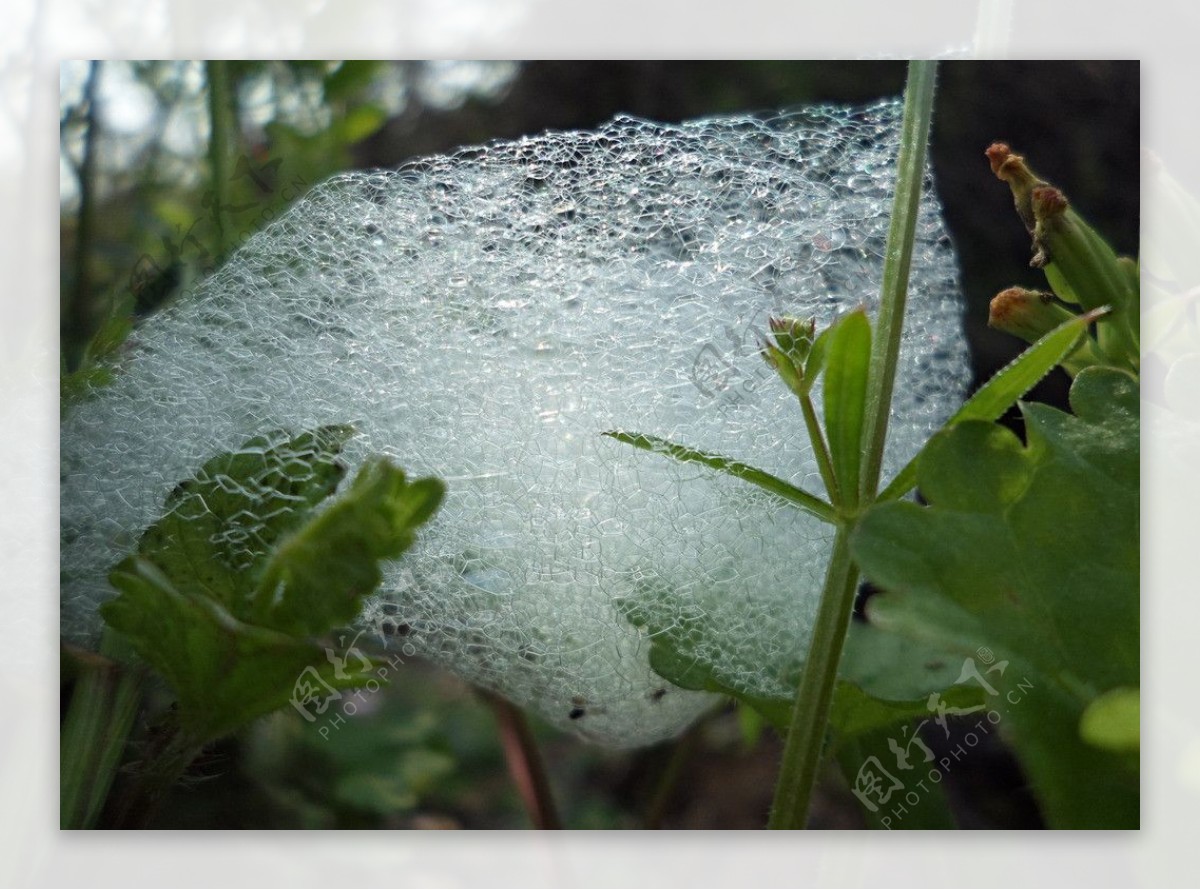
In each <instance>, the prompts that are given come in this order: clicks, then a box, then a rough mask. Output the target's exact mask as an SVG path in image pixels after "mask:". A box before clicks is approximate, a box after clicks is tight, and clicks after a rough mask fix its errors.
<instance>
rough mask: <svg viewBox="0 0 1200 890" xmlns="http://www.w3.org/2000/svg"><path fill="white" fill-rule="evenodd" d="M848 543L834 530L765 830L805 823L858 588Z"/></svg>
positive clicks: (842, 529)
mask: <svg viewBox="0 0 1200 890" xmlns="http://www.w3.org/2000/svg"><path fill="white" fill-rule="evenodd" d="M849 538H850V529H849V528H848V527H847V526H845V525H842V526H839V527H838V531H837V536H836V537H835V538H834V541H833V556H832V558H831V559H830V562H829V571H828V572H827V573H826V575H825V588H824V590H823V591H822V592H821V606H820V609H819V610H818V612H817V624H816V628H815V629H814V631H813V638H812V645H811V646H810V648H809V650H808V659H807V661H806V662H805V665H804V672H803V673H802V674H801V675H800V688H799V690H798V692H797V695H796V702H795V706H794V707H793V708H792V719H791V722H790V724H789V726H788V734H787V742H786V744H785V745H784V749H783V766H782V767H781V769H780V772H779V781H778V782H777V783H776V785H775V801H774V803H773V804H772V805H771V819H770V822H768V823H767V827H768V828H777V829H778V828H804V826H805V825H806V824H807V823H808V807H809V801H810V800H811V798H812V790H813V785H814V784H815V783H816V780H817V773H818V772H819V771H820V769H821V760H822V755H823V749H824V745H825V728H826V724H827V723H828V722H829V705H830V702H832V700H833V688H834V685H835V684H836V683H837V669H838V662H839V661H841V658H842V645H843V643H845V641H846V630H847V628H848V627H849V624H850V613H851V612H852V611H853V609H854V593H855V590H856V589H857V587H858V569H857V568H856V567H855V565H854V562H853V561H852V560H851V559H850V544H849Z"/></svg>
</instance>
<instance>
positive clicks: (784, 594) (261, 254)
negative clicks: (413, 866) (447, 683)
mask: <svg viewBox="0 0 1200 890" xmlns="http://www.w3.org/2000/svg"><path fill="white" fill-rule="evenodd" d="M899 120H900V104H899V103H898V102H896V101H886V102H882V103H878V104H875V105H872V106H870V107H866V108H847V107H833V106H824V107H816V108H808V109H803V110H799V111H795V112H790V113H787V114H783V115H779V116H776V117H773V118H770V119H762V118H757V117H750V116H737V117H727V118H713V119H706V120H699V121H694V122H689V123H684V124H680V125H661V124H656V123H650V122H646V121H642V120H635V119H631V118H627V117H619V118H616V119H615V120H613V121H611V122H610V123H608V124H607V125H605V126H604V127H602V128H600V129H598V130H596V131H592V132H564V133H547V134H545V135H541V136H537V137H531V138H525V139H521V140H517V141H512V142H503V143H493V144H489V145H487V146H483V147H479V148H473V149H469V150H465V151H461V152H459V153H457V154H454V155H449V156H442V157H434V158H429V159H426V160H423V161H421V162H418V163H415V164H412V165H409V166H406V167H404V168H402V169H400V170H397V171H387V172H365V173H351V174H347V175H342V176H338V177H335V178H334V179H331V180H329V181H328V182H325V183H323V184H322V185H320V186H318V187H317V188H315V189H313V191H312V192H311V193H310V194H309V195H307V196H306V197H305V198H303V199H302V200H301V201H299V202H298V203H297V204H296V205H295V206H294V207H293V208H292V209H291V210H290V211H289V212H288V213H287V214H286V215H285V216H284V217H282V218H280V219H279V220H277V221H276V222H275V223H273V224H272V225H270V226H269V227H268V228H267V229H265V230H264V231H262V232H260V233H258V234H257V235H255V236H254V237H252V238H251V239H250V240H249V241H248V242H247V243H246V244H245V245H243V246H242V247H241V248H240V249H239V250H238V251H237V252H236V254H234V255H233V256H232V258H231V259H230V260H229V261H228V263H227V264H226V265H225V266H224V267H223V268H222V269H221V270H220V271H218V272H217V273H216V274H215V275H213V276H212V277H211V278H210V279H209V280H208V281H207V282H206V283H205V284H203V285H202V286H201V287H200V288H199V290H198V292H197V293H196V294H194V295H192V296H191V297H189V298H187V299H184V300H180V301H178V302H177V303H175V304H174V305H172V306H170V307H168V308H167V309H166V310H164V311H162V312H161V313H159V314H158V315H156V316H154V317H152V318H150V319H148V320H147V321H146V322H145V324H143V325H142V326H141V328H140V329H139V330H138V331H137V332H136V334H135V335H134V337H133V340H132V343H131V346H130V348H129V350H128V351H127V354H126V355H125V356H124V358H123V359H122V367H121V369H120V372H119V374H118V375H117V379H116V381H115V382H114V383H113V384H111V385H109V386H107V387H106V388H104V389H103V390H102V391H100V392H98V393H97V394H95V396H94V397H93V398H92V399H90V400H89V401H87V402H85V403H84V404H82V405H80V406H79V407H78V408H76V409H75V410H74V411H73V412H72V413H71V414H70V415H69V416H68V417H67V418H65V419H64V422H63V429H62V542H63V543H62V565H63V604H62V624H63V633H64V634H65V635H66V636H68V637H71V638H74V639H77V640H81V641H88V640H94V639H95V638H96V635H97V633H98V629H99V618H98V617H97V614H96V607H97V605H98V604H99V603H100V602H102V601H103V600H104V599H106V598H107V597H109V596H111V595H112V592H111V590H109V589H108V587H107V586H106V583H105V580H104V578H105V574H106V572H107V569H108V568H109V567H110V566H111V565H112V564H114V563H115V562H116V561H117V560H118V559H119V558H120V557H121V556H122V555H123V554H124V553H126V552H127V551H128V550H129V549H130V548H131V547H132V546H133V545H134V543H135V541H136V539H137V536H138V534H139V533H140V531H141V530H142V529H144V528H145V527H146V526H147V525H148V524H149V523H151V522H152V521H153V520H154V519H155V518H156V517H157V515H159V513H160V512H161V509H162V504H163V501H164V498H165V497H166V495H167V494H168V492H170V491H171V489H172V488H173V487H174V486H175V485H176V484H177V483H178V482H179V481H180V480H181V479H185V478H188V477H189V476H190V475H192V474H193V473H194V472H195V471H196V469H197V468H198V467H199V466H200V464H202V463H203V462H204V461H205V460H206V459H207V458H209V457H211V456H212V455H214V454H215V453H217V452H220V451H223V450H229V449H232V448H235V447H237V446H238V445H240V444H241V443H243V442H245V441H246V440H247V439H248V438H250V437H252V436H255V435H259V434H262V433H264V432H266V431H269V430H276V429H290V430H294V431H300V430H304V429H313V428H316V427H318V426H321V425H325V424H344V423H352V424H354V425H355V427H356V428H357V430H358V431H359V435H358V436H357V437H356V438H355V439H354V440H353V441H352V442H351V444H350V446H349V448H348V449H347V452H346V456H347V459H348V462H349V463H350V464H351V465H352V467H353V465H356V464H357V462H359V461H361V459H362V458H363V457H364V456H365V455H366V454H368V453H371V452H382V453H385V454H388V455H390V456H392V457H394V458H395V459H396V460H397V461H398V462H399V463H400V464H401V465H402V466H403V467H404V468H405V469H406V470H407V471H408V472H409V473H410V474H412V475H436V476H439V477H441V478H443V479H444V480H446V482H447V484H448V487H449V493H448V496H447V499H446V502H445V504H444V506H443V507H442V509H441V511H440V512H439V514H438V515H437V516H436V517H435V519H434V521H433V522H432V523H431V524H430V525H429V526H428V527H427V528H425V529H424V530H423V531H422V533H421V534H420V536H419V541H418V544H417V546H416V548H415V549H414V550H412V551H410V553H408V554H407V555H406V556H405V557H404V558H403V559H402V560H401V561H400V562H399V563H397V564H396V565H395V566H393V567H392V568H391V569H390V570H389V573H388V575H387V580H386V581H385V584H384V586H383V589H382V591H381V593H380V594H379V595H378V596H377V597H375V598H374V599H373V600H372V601H371V602H370V603H369V605H368V607H367V609H366V610H365V612H364V613H363V615H362V616H361V622H362V624H363V626H364V627H365V628H368V629H369V630H370V631H371V632H372V633H375V634H378V636H379V638H380V639H381V640H383V641H385V642H386V643H387V644H388V645H389V646H392V647H395V648H396V649H397V650H398V651H399V652H401V653H402V654H404V655H421V656H424V657H427V658H431V659H434V660H436V661H438V662H441V663H443V664H445V665H447V666H448V667H450V668H451V669H453V670H454V671H456V672H458V673H459V674H461V675H462V676H463V677H465V678H466V679H468V680H469V681H471V682H473V683H477V684H479V685H481V686H484V687H487V688H490V689H493V690H497V691H499V692H501V693H503V694H504V695H506V696H508V697H509V698H511V699H512V700H513V701H515V702H517V703H518V704H521V705H525V706H528V707H531V708H533V709H535V710H536V711H538V712H539V713H540V714H542V715H543V716H544V717H546V718H547V719H548V720H550V721H552V722H554V723H556V724H558V725H560V726H563V727H564V728H569V729H573V730H575V731H577V732H579V733H581V734H583V735H585V736H586V737H588V738H591V739H593V740H596V741H600V742H603V743H606V744H613V745H622V746H626V745H638V744H645V743H649V742H653V741H656V740H659V739H662V738H666V737H669V736H670V735H672V734H674V733H676V732H678V731H679V730H680V729H681V728H682V727H683V726H685V725H686V724H687V723H688V722H689V721H690V720H691V719H693V718H694V717H695V716H696V715H697V714H698V713H699V712H700V711H701V710H702V709H704V708H705V707H707V706H708V705H709V703H710V702H711V697H710V696H707V695H704V694H700V693H693V692H686V691H684V690H680V689H677V688H675V687H672V686H669V684H666V683H664V681H663V680H662V679H661V678H659V677H658V676H656V675H655V674H654V673H653V671H651V670H650V668H649V664H648V661H647V653H648V650H649V640H648V639H647V637H646V631H645V630H639V629H638V628H635V627H634V626H633V625H632V624H630V623H629V622H628V621H627V620H625V619H624V618H622V617H621V613H620V611H619V609H618V607H617V604H618V603H619V602H620V601H622V600H625V601H628V600H630V599H634V600H636V601H638V602H639V608H640V609H641V610H642V611H643V613H645V614H649V615H652V616H653V617H654V619H655V622H656V624H655V626H660V627H662V626H676V627H680V626H681V627H685V628H687V629H694V630H695V633H694V634H692V636H693V637H694V638H695V639H696V640H698V641H699V642H698V645H699V646H700V647H701V649H702V650H703V652H704V654H705V655H706V656H707V657H709V658H712V659H714V660H716V661H718V662H719V663H721V664H722V665H723V668H722V670H723V671H725V678H726V679H727V680H728V681H729V682H736V683H737V684H739V685H742V686H745V687H747V688H750V689H754V690H757V691H758V692H760V693H761V694H764V695H770V694H783V693H786V691H787V686H786V685H785V684H786V681H785V679H784V677H783V676H782V673H783V671H782V667H781V666H783V665H786V664H787V663H788V662H789V661H790V660H791V659H793V658H794V657H795V656H796V655H797V653H801V652H803V650H804V647H805V646H806V645H807V638H808V636H809V633H810V630H811V625H812V620H813V616H814V614H815V610H816V596H817V593H818V591H819V588H820V584H821V579H822V575H823V572H824V568H825V563H826V560H827V558H828V554H827V551H828V546H829V540H830V537H831V535H830V531H829V527H827V526H823V525H822V524H821V523H819V522H818V521H817V520H815V519H813V518H811V517H809V516H807V515H805V514H802V513H800V512H799V511H797V510H795V509H794V508H792V507H790V506H788V505H786V504H783V503H782V502H780V501H778V500H776V499H774V498H773V497H771V496H769V495H766V494H764V493H762V492H761V491H759V490H757V489H754V488H752V487H750V486H748V485H746V484H744V483H741V482H738V481H737V480H733V479H730V478H727V477H723V476H721V475H719V474H717V473H715V472H712V471H709V470H707V469H704V468H699V467H696V466H694V465H686V466H685V465H678V464H676V463H674V462H673V461H671V460H670V459H668V458H665V457H663V456H660V455H655V454H647V453H644V452H640V451H636V450H634V449H632V448H630V447H629V446H626V445H623V444H621V443H618V442H616V441H614V440H612V439H608V438H604V437H602V436H601V435H600V433H601V432H602V431H604V430H609V429H614V428H621V429H626V430H634V431H638V432H645V433H650V434H653V435H657V436H664V437H668V438H670V439H673V440H675V441H677V442H681V443H685V444H688V445H690V446H692V447H696V448H700V449H703V450H706V451H711V452H717V453H720V454H725V455H728V456H731V457H734V458H737V459H739V460H742V461H744V462H747V463H750V464H753V465H756V466H759V467H761V468H763V469H765V470H768V471H769V472H771V473H774V474H775V475H777V476H781V477H783V478H784V479H787V480H789V481H791V482H792V483H794V484H797V485H802V486H804V487H806V488H808V489H810V490H813V491H815V492H817V493H821V494H823V490H822V488H821V483H820V479H819V476H818V475H817V472H816V464H815V461H814V460H813V458H812V454H811V452H810V448H809V446H808V444H807V437H806V435H805V433H804V427H803V423H802V418H801V415H800V411H799V406H798V405H797V404H796V402H795V399H794V398H793V397H792V396H791V395H790V393H788V392H787V391H786V390H785V388H784V387H783V385H782V384H781V383H780V382H779V381H777V380H776V379H774V377H773V376H772V373H771V372H770V369H769V368H767V367H766V365H765V364H764V363H763V361H762V359H761V357H760V356H759V354H758V341H759V339H760V338H761V337H762V336H764V332H765V330H766V327H767V318H768V316H769V315H771V314H790V315H798V316H808V315H815V316H816V317H817V320H818V323H820V324H822V325H824V324H828V323H829V322H830V321H832V320H833V319H834V318H835V317H837V316H838V315H839V314H840V313H842V312H845V311H847V310H849V309H852V308H854V307H856V306H858V305H860V304H865V305H866V306H867V307H868V310H870V311H873V310H874V307H875V305H876V303H877V300H878V292H879V285H880V276H881V271H882V262H883V261H882V255H883V251H884V243H885V238H886V232H887V224H888V212H889V209H890V194H891V189H892V183H893V180H894V176H895V163H896V154H897V148H898V132H899ZM926 185H927V186H930V185H931V183H929V182H927V183H926ZM931 194H932V192H931V190H930V189H928V188H927V190H926V198H925V201H924V204H923V206H922V210H921V218H920V226H919V229H918V239H917V244H916V251H915V256H914V260H913V283H912V286H911V294H912V296H911V298H910V301H909V315H908V317H907V320H906V331H905V342H904V347H903V350H902V359H901V367H900V371H899V377H898V384H897V395H896V400H895V405H894V416H893V427H892V430H893V433H892V438H891V441H890V444H889V448H888V451H887V456H886V466H887V467H889V468H891V469H892V470H895V469H897V468H898V466H899V464H900V463H901V462H902V461H904V460H906V459H907V458H909V457H910V456H911V455H912V454H914V453H915V451H916V449H917V448H918V447H919V445H920V444H921V443H922V442H923V441H924V440H925V438H927V437H928V435H929V433H930V432H931V431H932V430H933V429H935V428H936V427H937V425H939V424H940V423H941V422H942V421H943V420H945V418H946V417H947V416H948V415H949V413H950V411H951V410H952V409H953V408H954V407H955V406H956V405H957V404H958V402H959V401H960V399H961V397H962V395H963V393H964V389H965V386H966V383H967V381H968V373H967V365H966V355H965V345H964V341H963V337H962V332H961V318H960V315H961V307H960V299H959V296H958V288H957V282H956V271H955V264H954V258H953V252H952V250H951V247H950V244H949V241H948V238H947V236H946V234H945V230H944V228H943V225H942V223H941V219H940V213H939V209H938V206H937V202H936V199H935V198H933V197H932V196H931ZM818 404H819V394H818Z"/></svg>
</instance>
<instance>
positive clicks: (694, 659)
mask: <svg viewBox="0 0 1200 890" xmlns="http://www.w3.org/2000/svg"><path fill="white" fill-rule="evenodd" d="M668 596H670V591H669V588H668V587H667V586H666V585H662V584H660V585H653V586H652V585H643V587H642V589H641V590H639V592H638V594H637V595H636V596H635V597H633V598H629V599H624V600H621V601H619V602H618V603H617V607H618V609H619V610H620V611H621V613H622V615H623V616H624V617H625V618H626V620H628V621H629V622H630V623H631V624H633V625H634V626H635V627H637V628H639V629H640V630H641V631H643V632H644V633H645V634H646V635H647V637H648V639H649V642H650V667H651V668H652V669H653V670H654V672H655V673H657V674H658V675H659V676H660V677H662V678H663V679H664V680H667V681H668V682H670V683H672V684H674V685H675V686H678V687H680V688H681V689H691V690H697V691H703V692H715V693H718V694H721V695H727V696H729V697H730V698H733V699H736V700H737V701H739V702H741V703H743V704H745V705H748V706H749V707H751V708H753V709H754V710H755V711H757V712H758V713H759V714H761V715H762V716H763V717H764V718H765V719H766V720H767V722H768V723H770V724H771V725H772V726H774V727H775V728H776V729H777V730H779V731H780V732H785V731H786V730H787V726H788V722H789V720H790V719H791V707H792V698H791V694H788V695H785V696H779V697H772V696H763V695H761V694H759V693H756V692H754V691H752V690H750V689H748V688H746V687H745V686H743V685H741V684H740V683H739V682H738V678H740V677H747V676H760V677H761V676H763V675H764V674H767V675H771V676H774V677H775V678H777V679H778V680H779V681H780V683H779V684H778V685H779V686H780V687H782V688H784V689H788V690H791V689H794V688H795V687H796V685H797V683H798V681H799V677H800V671H801V668H802V667H803V665H802V662H801V661H800V660H799V658H798V657H797V658H795V659H785V660H783V661H781V662H780V663H778V664H774V665H763V664H761V663H755V664H748V663H738V662H737V661H735V660H733V659H731V658H729V657H727V656H726V657H723V658H721V659H720V660H714V658H713V655H712V653H713V652H719V651H720V648H721V647H720V646H719V636H718V635H719V633H720V630H719V629H717V628H714V627H710V626H707V625H705V624H703V623H702V622H701V621H693V622H679V621H659V620H656V616H657V615H659V614H665V613H664V612H660V611H659V610H657V609H653V608H648V607H647V606H649V605H651V604H652V602H653V600H655V599H659V598H663V597H668ZM845 653H846V654H845V656H844V658H843V661H842V669H841V671H840V680H841V682H839V683H838V687H837V690H836V691H835V693H834V699H833V706H832V709H831V717H830V725H831V726H832V727H833V729H834V730H835V731H836V733H837V734H838V741H839V743H840V742H841V741H843V740H845V739H847V738H852V737H855V736H858V735H860V734H862V733H866V732H874V731H877V730H880V729H885V728H888V727H896V726H898V725H899V724H900V723H902V722H905V721H908V720H911V719H912V718H914V717H928V716H929V714H930V710H929V695H930V694H931V693H937V694H939V695H941V696H943V697H944V701H946V702H948V703H950V704H952V705H955V706H958V705H962V706H968V705H971V706H977V705H979V704H980V703H981V702H982V695H981V693H980V690H979V689H978V688H977V687H973V686H966V685H962V683H963V680H962V678H961V677H960V676H959V674H960V671H961V667H962V659H961V658H958V659H957V660H956V659H954V658H951V657H948V656H946V655H944V654H943V653H938V652H936V651H935V650H933V649H931V648H930V647H928V646H920V645H915V644H913V643H911V642H909V641H906V640H903V639H899V638H897V637H895V636H894V635H893V634H884V633H881V632H879V631H877V630H874V629H870V628H862V627H859V626H854V627H852V629H851V633H850V641H849V642H848V644H847V648H846V650H845ZM910 656H911V657H910ZM910 666H912V667H911V669H910Z"/></svg>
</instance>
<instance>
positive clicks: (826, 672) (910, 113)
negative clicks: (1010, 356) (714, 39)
mask: <svg viewBox="0 0 1200 890" xmlns="http://www.w3.org/2000/svg"><path fill="white" fill-rule="evenodd" d="M935 74H936V63H934V62H929V61H920V60H915V61H912V62H910V63H909V68H908V84H907V86H906V88H905V96H904V123H903V127H902V130H901V135H900V158H899V164H898V170H897V174H896V195H895V198H894V201H893V204H892V220H891V225H890V227H889V229H888V240H887V250H886V254H885V257H884V266H883V292H882V296H881V301H880V307H879V317H878V318H877V320H876V324H875V335H874V337H873V338H872V344H871V365H870V376H869V380H868V384H867V394H866V405H865V412H866V417H865V418H864V424H865V425H864V433H863V441H864V443H865V448H864V453H863V463H862V473H861V474H860V480H861V485H860V489H859V494H860V496H859V497H858V498H857V499H855V500H857V502H858V503H859V504H862V505H869V504H870V503H871V502H873V501H874V499H875V494H876V491H877V489H878V487H879V474H880V470H881V467H882V465H883V450H884V443H885V439H886V437H887V424H888V415H889V413H890V411H891V402H892V390H893V388H894V385H895V380H896V365H897V362H898V360H899V355H900V335H901V331H902V324H903V320H904V307H905V303H906V295H907V289H908V274H909V269H910V268H911V265H912V253H913V241H914V240H915V237H916V225H917V216H918V213H919V210H920V198H921V182H922V179H923V178H924V172H925V149H926V144H927V142H928V140H929V124H930V120H931V118H932V115H933V88H934V76H935ZM854 521H855V520H854V519H850V520H843V521H842V522H840V523H839V525H838V530H837V535H836V537H835V538H834V543H833V554H832V556H831V558H830V562H829V570H828V572H827V573H826V576H825V587H824V589H823V590H822V592H821V604H820V607H819V609H818V611H817V623H816V627H815V629H814V631H813V639H812V645H811V647H810V648H809V652H808V656H807V658H806V660H805V664H804V670H803V672H802V673H801V676H800V686H799V689H798V690H797V694H796V701H795V703H794V705H793V708H792V717H791V722H790V724H789V727H788V734H787V741H786V743H785V746H784V754H783V764H782V766H781V768H780V773H779V781H778V783H777V784H776V786H775V801H774V804H773V806H772V809H771V818H770V822H769V823H768V827H769V828H776V829H780V828H785V829H786V828H804V827H805V826H806V825H807V824H808V810H809V804H810V802H811V799H812V791H813V786H814V784H815V783H816V779H817V774H818V772H819V771H820V768H821V762H822V759H823V756H824V745H825V733H826V730H827V726H828V723H829V706H830V703H831V702H832V700H833V690H834V686H835V685H836V683H837V671H838V664H839V663H840V661H841V658H842V647H843V645H844V644H845V641H846V631H847V628H848V627H849V624H850V615H851V612H852V611H853V609H854V594H855V590H856V588H857V586H858V568H857V566H855V565H854V562H853V560H852V559H851V558H850V546H849V539H850V534H851V532H852V531H853V530H854Z"/></svg>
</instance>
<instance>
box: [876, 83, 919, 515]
mask: <svg viewBox="0 0 1200 890" xmlns="http://www.w3.org/2000/svg"><path fill="white" fill-rule="evenodd" d="M936 73H937V62H933V61H928V60H920V59H914V60H913V61H911V62H909V63H908V83H907V85H906V86H905V89H904V125H903V128H902V129H901V132H900V159H899V162H898V169H897V171H896V195H895V198H894V199H893V201H892V220H891V224H890V225H889V227H888V238H887V248H886V252H885V254H884V261H883V293H882V295H881V299H880V303H879V317H878V318H877V319H876V320H875V331H874V337H873V339H872V343H871V376H870V380H869V382H868V384H867V407H866V418H865V420H866V426H865V427H864V429H863V442H865V443H866V449H865V452H864V454H863V464H862V468H863V471H862V474H861V477H860V478H861V489H860V491H861V494H862V497H861V498H860V499H859V502H860V503H862V504H870V503H871V502H872V501H873V500H874V499H875V494H876V492H877V491H878V489H879V474H880V470H881V468H882V466H883V448H884V444H885V442H886V439H887V425H888V415H889V414H890V412H891V409H892V389H893V388H894V386H895V383H896V364H897V362H898V360H899V356H900V335H901V333H902V330H903V324H904V306H905V303H906V302H907V293H908V273H909V270H910V269H911V267H912V255H913V241H914V240H915V238H916V232H917V217H918V216H919V214H920V209H921V182H922V180H923V179H924V178H925V149H926V146H927V144H928V142H929V123H930V121H931V120H932V119H933V88H934V78H935V75H936Z"/></svg>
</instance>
